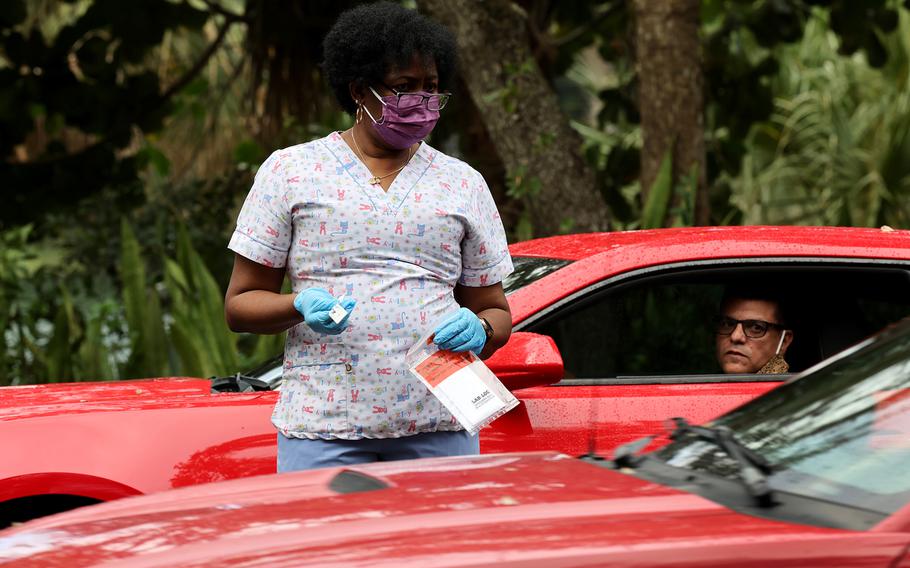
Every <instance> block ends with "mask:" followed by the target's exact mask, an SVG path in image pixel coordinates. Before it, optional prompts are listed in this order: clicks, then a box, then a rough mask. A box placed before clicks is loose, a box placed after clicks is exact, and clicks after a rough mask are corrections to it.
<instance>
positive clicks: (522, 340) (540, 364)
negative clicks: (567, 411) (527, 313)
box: [484, 331, 564, 391]
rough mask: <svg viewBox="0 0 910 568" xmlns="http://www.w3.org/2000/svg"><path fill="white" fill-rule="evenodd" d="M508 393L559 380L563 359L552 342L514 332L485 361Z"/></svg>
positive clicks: (537, 336) (538, 335) (562, 371)
mask: <svg viewBox="0 0 910 568" xmlns="http://www.w3.org/2000/svg"><path fill="white" fill-rule="evenodd" d="M484 363H486V365H487V367H489V368H490V370H491V371H493V374H495V375H496V376H497V377H498V378H499V380H500V381H502V384H503V385H505V387H506V388H507V389H509V390H510V391H514V390H518V389H526V388H528V387H538V386H543V385H552V384H554V383H558V382H559V381H561V380H562V377H563V374H564V369H563V364H562V355H560V354H559V349H557V347H556V343H554V342H553V338H552V337H549V336H546V335H540V334H537V333H528V332H526V331H516V332H515V333H513V334H512V337H510V338H509V342H508V343H506V344H505V345H503V346H502V347H501V348H500V349H499V350H498V351H497V352H496V353H494V354H493V356H492V357H490V358H489V359H487V360H486V361H484Z"/></svg>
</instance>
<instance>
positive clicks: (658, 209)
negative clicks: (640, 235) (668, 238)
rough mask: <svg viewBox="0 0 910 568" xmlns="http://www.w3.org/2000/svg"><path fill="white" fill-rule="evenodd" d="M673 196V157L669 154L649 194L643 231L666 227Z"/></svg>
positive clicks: (642, 214) (661, 162) (661, 163)
mask: <svg viewBox="0 0 910 568" xmlns="http://www.w3.org/2000/svg"><path fill="white" fill-rule="evenodd" d="M672 196H673V155H672V154H671V153H670V152H667V153H666V154H664V157H663V159H662V160H661V161H660V168H659V169H658V170H657V178H655V179H654V184H653V185H651V191H650V192H649V193H648V199H647V200H646V201H645V206H644V209H643V211H642V213H641V228H642V229H659V228H660V227H663V226H664V219H665V218H666V217H667V209H669V207H670V199H671V198H672Z"/></svg>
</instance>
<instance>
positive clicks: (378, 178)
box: [351, 128, 414, 185]
mask: <svg viewBox="0 0 910 568" xmlns="http://www.w3.org/2000/svg"><path fill="white" fill-rule="evenodd" d="M351 140H352V141H353V142H354V149H355V150H357V157H358V158H360V161H361V162H362V163H363V165H364V166H365V167H366V169H367V171H369V172H370V173H371V174H372V173H373V170H371V169H370V166H367V161H366V159H364V157H363V152H362V151H361V150H360V146H359V145H358V144H357V137H356V136H354V129H353V128H351ZM413 157H414V150H413V149H411V150H408V159H407V160H405V161H404V163H403V164H401V165H400V166H398V167H397V168H395V169H394V170H392V171H390V172H389V173H387V174H383V175H381V176H377V175H375V174H374V175H373V177H371V178H370V181H369V184H370V185H379V183H380V182H381V181H382V180H384V179H385V178H387V177H389V176H390V175H392V174H397V173H398V172H400V171H401V170H403V169H404V168H405V166H407V165H408V164H409V163H410V162H411V158H413Z"/></svg>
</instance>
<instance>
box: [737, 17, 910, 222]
mask: <svg viewBox="0 0 910 568" xmlns="http://www.w3.org/2000/svg"><path fill="white" fill-rule="evenodd" d="M899 26H900V27H899V29H898V30H896V31H895V32H894V33H892V34H890V35H885V36H882V41H883V44H884V45H886V46H887V49H888V52H889V53H890V54H891V57H890V60H889V64H888V65H887V66H885V67H884V68H883V69H882V70H876V69H873V68H872V66H871V65H870V62H869V61H867V59H866V58H864V57H859V56H854V57H851V58H839V57H836V52H837V50H838V49H839V47H838V43H837V41H836V40H835V38H834V37H833V36H832V34H831V33H830V32H828V31H827V27H826V26H825V22H824V20H823V19H821V17H820V18H819V19H817V20H816V21H814V22H813V23H812V24H811V25H810V26H809V27H808V29H807V34H806V39H805V40H804V42H803V43H802V44H800V45H799V46H794V47H793V48H788V49H787V50H786V53H784V54H782V57H784V58H786V60H788V61H790V64H789V65H787V66H784V67H782V68H781V72H780V74H779V76H778V77H777V79H776V81H775V86H776V89H777V91H778V92H779V93H780V98H778V99H777V101H776V103H775V112H774V114H773V115H772V117H771V119H770V120H768V121H767V122H764V123H760V124H758V125H756V127H755V128H754V130H753V132H752V134H751V136H750V137H749V139H748V146H749V149H750V152H749V154H748V156H747V158H746V160H745V161H744V167H743V173H742V175H741V176H740V177H739V178H737V179H735V180H733V186H734V188H735V195H734V203H735V204H736V205H737V206H738V207H739V208H741V209H742V211H743V212H744V220H745V222H747V223H806V224H834V225H856V226H878V225H884V224H887V225H893V226H895V227H906V226H908V225H910V205H908V203H910V201H908V199H910V81H908V76H910V65H908V61H910V17H908V15H907V13H906V12H904V13H903V14H902V16H901V19H900V22H899Z"/></svg>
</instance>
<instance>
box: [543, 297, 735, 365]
mask: <svg viewBox="0 0 910 568" xmlns="http://www.w3.org/2000/svg"><path fill="white" fill-rule="evenodd" d="M722 293H723V288H722V286H720V285H703V284H666V285H653V286H647V287H634V288H630V289H626V290H624V291H622V292H620V293H616V294H602V295H600V296H599V297H596V298H593V299H591V300H588V301H587V302H586V303H583V304H581V305H579V306H576V307H575V309H570V310H567V311H565V312H564V313H562V314H560V317H557V318H554V319H553V320H552V321H550V322H549V323H547V324H545V325H542V326H540V327H538V328H536V329H534V330H533V331H535V332H537V333H542V334H544V335H549V336H550V337H552V338H553V340H554V341H555V342H556V345H557V347H559V351H560V353H561V354H562V358H563V364H564V366H565V370H566V378H573V379H594V378H601V377H616V376H622V375H662V374H696V373H714V372H717V369H716V368H714V367H712V366H711V365H710V364H706V363H710V362H711V361H712V358H713V348H714V335H713V333H712V331H711V329H710V327H709V326H707V325H705V324H704V323H705V322H706V321H707V319H709V318H710V317H711V316H712V315H713V314H714V312H715V310H716V309H717V304H718V302H719V300H720V297H721V294H722Z"/></svg>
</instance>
